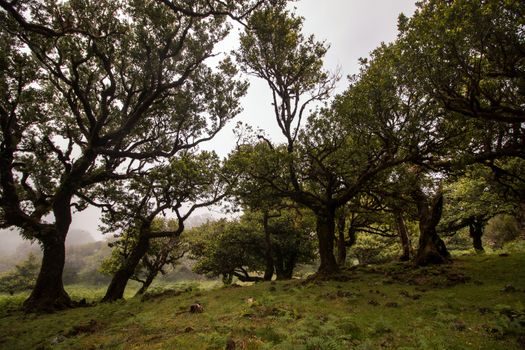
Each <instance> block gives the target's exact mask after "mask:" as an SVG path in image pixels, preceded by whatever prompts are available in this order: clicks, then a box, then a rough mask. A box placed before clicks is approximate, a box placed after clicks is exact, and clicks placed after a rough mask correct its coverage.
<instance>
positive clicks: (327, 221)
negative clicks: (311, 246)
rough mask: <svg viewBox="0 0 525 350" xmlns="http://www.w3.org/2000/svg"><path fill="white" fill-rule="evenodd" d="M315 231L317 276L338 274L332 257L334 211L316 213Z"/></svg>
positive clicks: (337, 268)
mask: <svg viewBox="0 0 525 350" xmlns="http://www.w3.org/2000/svg"><path fill="white" fill-rule="evenodd" d="M316 231H317V240H318V242H319V257H320V260H321V264H320V265H319V269H318V270H317V274H318V275H319V276H330V275H332V274H334V273H337V272H339V266H338V265H337V262H336V260H335V256H334V239H335V210H333V209H328V210H327V211H325V212H318V213H316Z"/></svg>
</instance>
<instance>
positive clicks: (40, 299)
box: [23, 232, 72, 312]
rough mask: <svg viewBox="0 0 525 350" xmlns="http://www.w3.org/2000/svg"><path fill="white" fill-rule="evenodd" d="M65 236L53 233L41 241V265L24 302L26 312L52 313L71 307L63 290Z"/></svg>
mask: <svg viewBox="0 0 525 350" xmlns="http://www.w3.org/2000/svg"><path fill="white" fill-rule="evenodd" d="M65 241H66V236H65V235H64V234H60V235H59V234H57V233H55V232H53V233H50V234H49V235H46V236H45V239H42V240H41V243H42V247H43V257H42V265H41V266H40V272H39V273H38V278H37V280H36V284H35V287H34V288H33V291H32V292H31V295H30V296H29V298H28V299H27V300H25V301H24V304H23V307H24V309H25V310H26V311H27V312H35V311H43V312H52V311H54V310H62V309H65V308H68V307H71V306H72V302H71V299H70V297H69V295H68V294H67V292H66V291H65V289H64V283H63V281H62V272H63V271H64V263H65V258H66V249H65Z"/></svg>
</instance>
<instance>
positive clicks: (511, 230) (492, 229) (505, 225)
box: [485, 215, 521, 248]
mask: <svg viewBox="0 0 525 350" xmlns="http://www.w3.org/2000/svg"><path fill="white" fill-rule="evenodd" d="M520 233H521V232H520V229H519V226H518V221H517V220H516V218H515V217H514V216H510V215H498V216H496V217H494V218H493V219H492V220H490V221H489V222H488V224H487V226H486V228H485V238H486V239H487V241H488V242H489V244H490V245H491V246H492V247H494V248H501V247H503V245H505V244H506V243H509V242H512V241H513V240H515V239H517V238H518V237H519V236H520Z"/></svg>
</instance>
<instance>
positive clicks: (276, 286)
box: [0, 253, 525, 350]
mask: <svg viewBox="0 0 525 350" xmlns="http://www.w3.org/2000/svg"><path fill="white" fill-rule="evenodd" d="M524 267H525V254H523V253H511V254H510V255H509V256H506V257H500V256H498V255H480V256H461V257H457V258H456V259H455V261H454V263H453V264H451V265H446V266H440V267H433V268H423V269H413V268H411V267H410V266H409V265H406V264H389V265H381V266H374V267H366V268H365V267H358V268H355V269H352V270H348V271H345V272H344V274H343V275H342V276H341V277H342V280H343V281H329V282H325V281H323V282H310V283H307V282H305V281H301V280H294V281H283V282H271V283H270V282H265V283H259V284H255V285H253V286H245V287H235V286H232V287H218V286H217V284H215V283H208V284H202V285H199V284H196V283H186V284H180V285H178V286H175V287H176V289H177V291H178V292H172V293H162V288H166V286H157V287H156V288H155V289H154V290H153V292H154V293H153V294H154V295H156V296H151V297H149V298H145V299H141V298H131V299H128V300H127V301H122V302H117V303H114V304H99V305H96V306H93V307H87V308H77V309H72V310H66V311H62V312H57V313H54V314H50V315H31V314H29V315H25V314H23V313H21V312H19V311H15V312H13V311H10V312H9V313H8V314H7V315H4V316H3V317H2V318H0V348H2V349H4V348H5V349H224V348H225V347H226V343H227V342H228V341H229V340H230V341H232V340H233V341H234V342H235V343H236V348H237V349H379V348H386V349H506V350H507V349H522V348H523V347H524V342H525V307H524V301H525V272H524V270H525V269H524ZM77 288H78V289H74V290H75V291H74V292H73V289H68V291H69V292H70V293H71V294H72V295H74V296H75V297H77V298H79V297H87V298H88V299H92V300H93V299H96V297H97V296H100V295H101V294H100V291H98V290H87V289H86V288H80V287H77ZM83 293H84V294H83ZM130 294H131V295H132V294H133V293H130ZM19 299H20V300H23V298H22V299H21V297H20V296H14V297H5V296H4V297H2V298H1V299H0V303H1V304H0V305H2V307H3V306H4V305H6V304H5V303H6V302H7V301H8V300H11V301H13V300H19ZM6 300H7V301H6ZM142 300H143V301H142ZM195 302H199V303H201V304H202V305H203V306H204V312H203V313H199V314H191V313H189V312H187V311H188V309H189V306H190V305H191V304H193V303H195ZM15 304H16V303H15Z"/></svg>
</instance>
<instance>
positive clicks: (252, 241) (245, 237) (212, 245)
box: [187, 210, 314, 283]
mask: <svg viewBox="0 0 525 350" xmlns="http://www.w3.org/2000/svg"><path fill="white" fill-rule="evenodd" d="M262 225H263V223H262V216H261V214H260V213H257V212H246V213H245V214H244V215H243V216H242V217H241V219H239V220H237V221H227V220H225V219H222V220H219V221H215V222H208V223H207V224H204V225H202V226H200V227H198V228H195V229H192V230H190V231H189V232H188V234H187V237H188V239H189V240H190V241H191V243H190V249H191V256H192V258H194V259H196V264H195V266H194V270H195V271H196V272H198V273H202V274H206V275H208V276H210V277H215V276H219V275H222V276H223V277H224V282H225V283H228V282H231V277H233V276H235V277H238V278H239V279H241V280H243V279H247V280H250V279H251V277H252V276H249V273H254V272H255V273H260V272H262V271H264V269H265V267H266V252H267V242H266V238H265V232H264V230H263V226H262ZM311 225H312V223H311V222H308V219H305V218H304V217H303V216H301V215H297V214H294V213H293V211H292V210H288V211H286V210H282V211H281V214H280V215H279V216H277V217H272V218H271V219H270V221H269V225H268V230H269V234H270V239H271V245H272V254H273V255H272V257H273V259H274V262H275V264H276V265H277V264H279V263H280V264H281V267H284V268H285V269H286V268H289V269H291V271H293V269H294V268H295V266H296V265H297V264H301V263H309V262H311V261H312V260H313V258H314V254H313V250H314V247H313V243H312V239H313V237H312V229H313V228H312V226H311ZM290 277H291V276H290Z"/></svg>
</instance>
